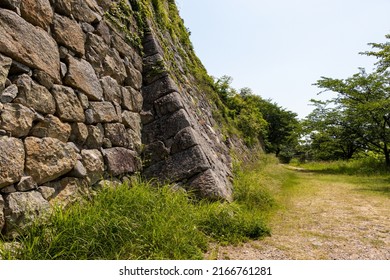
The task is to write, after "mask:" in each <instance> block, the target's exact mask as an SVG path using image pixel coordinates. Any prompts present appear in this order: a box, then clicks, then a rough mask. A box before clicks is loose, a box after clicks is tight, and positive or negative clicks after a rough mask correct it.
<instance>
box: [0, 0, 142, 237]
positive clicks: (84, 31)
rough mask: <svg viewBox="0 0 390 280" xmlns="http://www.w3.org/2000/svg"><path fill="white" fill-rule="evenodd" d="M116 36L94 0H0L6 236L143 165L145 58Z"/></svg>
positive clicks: (1, 216)
mask: <svg viewBox="0 0 390 280" xmlns="http://www.w3.org/2000/svg"><path fill="white" fill-rule="evenodd" d="M98 2H104V1H98ZM106 2H107V1H106ZM123 38H124V36H123V35H122V34H121V33H120V32H118V31H117V30H116V29H115V28H113V27H112V26H111V24H110V22H108V21H106V20H105V19H104V11H103V9H102V8H101V7H100V6H99V5H98V3H97V2H96V1H95V0H88V1H79V0H55V1H54V0H50V1H49V0H15V1H14V0H5V1H1V2H0V101H1V102H0V231H2V233H3V234H5V235H6V236H9V237H13V236H16V234H17V232H19V230H20V229H22V228H23V227H25V226H28V223H29V221H31V220H32V216H31V215H33V214H34V215H44V214H45V212H47V211H48V209H49V208H50V207H49V206H50V204H52V205H53V204H57V203H62V204H66V203H69V202H72V201H73V200H74V199H76V197H77V196H78V195H80V193H81V192H83V191H85V190H87V189H88V188H89V186H93V185H95V184H99V182H100V181H102V180H105V179H112V178H113V177H117V178H119V179H123V178H125V177H126V176H128V175H132V174H134V173H135V172H137V171H140V169H141V162H140V150H141V147H142V144H141V117H140V112H141V110H142V103H143V98H142V94H141V86H142V74H141V73H142V58H141V56H140V54H139V53H138V51H136V50H135V49H134V48H132V47H131V46H130V45H128V44H126V43H125V41H124V39H123ZM124 46H125V48H124ZM129 74H131V76H130V75H129Z"/></svg>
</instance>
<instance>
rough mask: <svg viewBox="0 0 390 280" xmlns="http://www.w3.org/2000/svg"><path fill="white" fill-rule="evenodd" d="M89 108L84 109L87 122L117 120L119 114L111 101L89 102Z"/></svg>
mask: <svg viewBox="0 0 390 280" xmlns="http://www.w3.org/2000/svg"><path fill="white" fill-rule="evenodd" d="M89 106H90V109H88V110H86V112H85V115H86V121H87V123H88V124H96V123H110V122H118V121H119V116H118V114H117V111H116V109H115V107H114V105H113V104H112V103H111V102H90V103H89Z"/></svg>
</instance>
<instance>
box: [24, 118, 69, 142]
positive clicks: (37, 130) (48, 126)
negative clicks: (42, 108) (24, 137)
mask: <svg viewBox="0 0 390 280" xmlns="http://www.w3.org/2000/svg"><path fill="white" fill-rule="evenodd" d="M70 133H71V126H70V124H68V123H63V122H61V121H60V119H59V118H57V117H55V116H53V115H47V116H46V117H45V119H44V120H42V121H40V122H38V123H37V124H36V125H35V126H34V127H33V128H32V129H31V131H30V135H31V136H35V137H38V138H44V137H51V138H56V139H58V140H60V141H62V142H65V143H66V142H68V139H69V136H70Z"/></svg>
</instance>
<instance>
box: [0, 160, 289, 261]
mask: <svg viewBox="0 0 390 280" xmlns="http://www.w3.org/2000/svg"><path fill="white" fill-rule="evenodd" d="M275 166H277V165H276V160H275V159H274V158H273V157H268V156H262V157H261V158H258V159H257V161H254V162H252V163H251V164H249V165H247V166H240V167H239V168H236V173H237V179H236V181H235V191H236V192H235V201H234V202H233V203H223V202H210V201H206V200H197V199H195V198H194V197H193V196H192V195H191V194H190V193H185V192H184V191H173V190H172V188H170V186H159V187H156V186H152V184H150V183H149V182H145V181H142V180H140V179H138V180H135V181H134V182H133V183H132V185H131V186H128V185H125V184H124V185H120V186H118V187H116V188H114V187H107V188H104V189H103V190H101V191H99V192H98V194H97V195H96V196H95V197H94V198H93V199H92V200H88V199H86V200H84V201H83V203H79V204H76V205H73V206H72V207H70V208H69V209H67V210H66V211H64V210H61V209H57V210H55V211H53V213H52V216H51V218H50V219H49V221H48V222H47V223H45V224H38V223H37V224H35V225H34V226H32V227H31V228H29V230H28V232H27V233H25V234H24V235H21V237H20V238H19V240H17V241H18V242H19V244H20V245H18V246H17V247H16V248H17V249H16V250H14V251H15V252H11V251H10V250H9V249H8V250H7V249H5V247H4V246H3V248H2V246H1V242H0V255H1V257H2V258H3V259H26V260H28V259H50V260H52V259H70V260H75V259H81V260H82V259H143V260H146V259H202V258H203V257H204V253H205V252H206V251H207V250H208V249H209V244H211V243H213V244H215V243H217V244H222V245H224V244H238V243H241V242H245V241H247V240H250V239H258V238H261V237H263V236H267V235H269V234H270V230H269V228H268V227H267V225H266V222H265V221H266V218H267V213H268V212H270V211H271V209H272V208H273V207H274V205H275V201H274V200H273V198H272V195H273V193H274V192H275V191H277V189H278V188H280V185H282V183H281V181H283V180H285V179H286V178H285V177H284V176H285V175H283V172H281V171H282V170H281V169H279V168H276V169H275ZM275 172H276V173H275ZM278 172H279V173H278ZM272 173H273V174H272ZM279 175H280V176H279Z"/></svg>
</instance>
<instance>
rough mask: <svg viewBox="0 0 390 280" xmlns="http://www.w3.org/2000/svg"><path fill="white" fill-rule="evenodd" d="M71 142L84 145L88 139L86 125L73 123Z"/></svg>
mask: <svg viewBox="0 0 390 280" xmlns="http://www.w3.org/2000/svg"><path fill="white" fill-rule="evenodd" d="M71 127H72V130H71V135H70V139H69V140H70V141H72V142H74V143H76V144H78V145H83V144H84V143H85V141H86V140H87V138H88V127H87V126H86V125H85V124H84V123H72V124H71Z"/></svg>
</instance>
